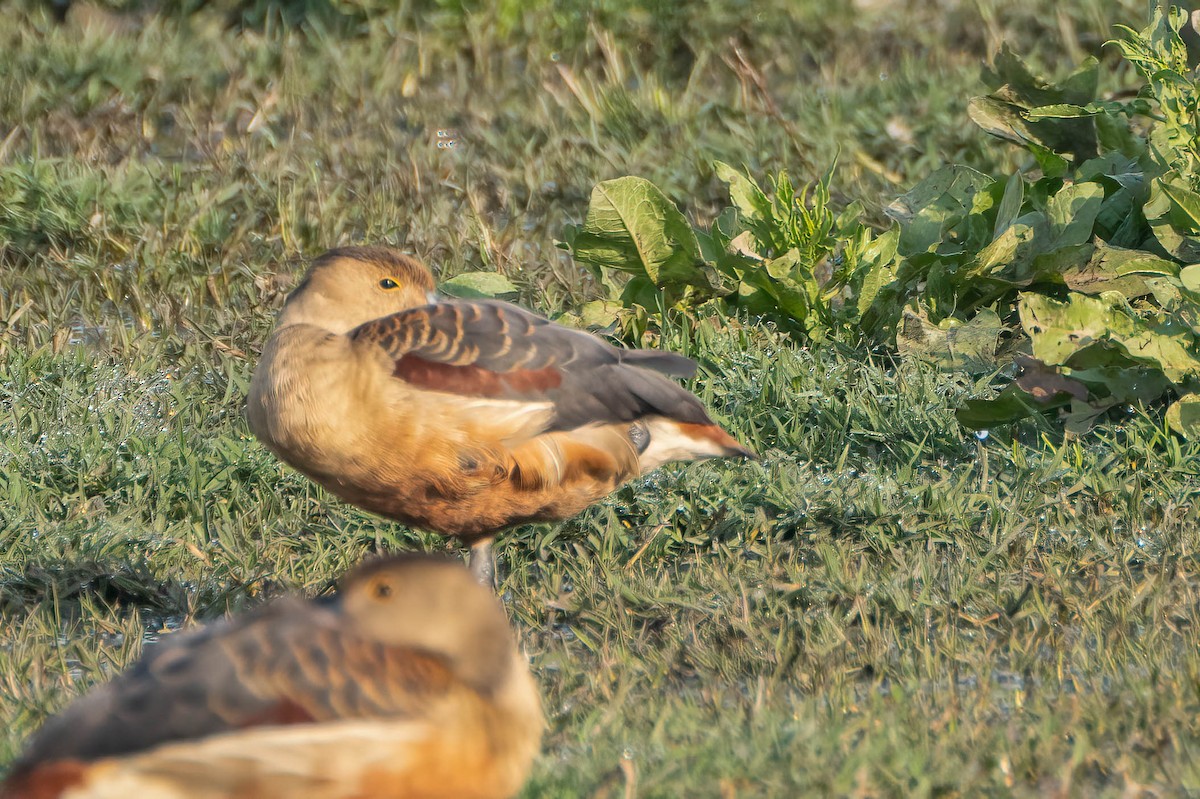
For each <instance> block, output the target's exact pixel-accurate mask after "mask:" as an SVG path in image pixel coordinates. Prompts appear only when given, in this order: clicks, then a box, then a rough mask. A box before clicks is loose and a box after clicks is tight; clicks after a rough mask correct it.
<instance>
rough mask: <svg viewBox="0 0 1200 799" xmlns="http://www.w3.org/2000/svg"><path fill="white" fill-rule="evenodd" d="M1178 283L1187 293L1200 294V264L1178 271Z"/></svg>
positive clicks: (1190, 265)
mask: <svg viewBox="0 0 1200 799" xmlns="http://www.w3.org/2000/svg"><path fill="white" fill-rule="evenodd" d="M1179 282H1180V283H1182V284H1183V287H1184V288H1185V289H1187V290H1188V291H1191V292H1195V293H1198V294H1200V264H1189V265H1187V266H1185V267H1184V268H1183V269H1181V270H1179Z"/></svg>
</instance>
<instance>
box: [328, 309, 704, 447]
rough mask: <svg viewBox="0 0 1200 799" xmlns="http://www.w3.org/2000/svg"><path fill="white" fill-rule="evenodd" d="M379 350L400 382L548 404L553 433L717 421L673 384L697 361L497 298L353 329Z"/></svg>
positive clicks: (692, 369)
mask: <svg viewBox="0 0 1200 799" xmlns="http://www.w3.org/2000/svg"><path fill="white" fill-rule="evenodd" d="M350 336H351V338H353V339H355V340H357V341H370V342H373V343H375V344H377V345H379V346H380V347H382V348H383V349H384V350H385V351H386V352H387V354H388V355H389V356H390V357H391V358H392V359H393V361H394V363H395V368H394V371H393V375H394V376H395V377H397V378H399V379H401V380H404V381H406V382H408V383H411V384H412V385H415V386H418V387H420V388H425V389H430V390H433V391H444V392H448V393H451V394H459V395H462V396H467V397H488V398H500V399H516V400H527V401H532V402H546V401H548V402H551V403H553V406H554V417H553V420H552V421H551V423H550V427H549V429H551V430H566V429H571V428H575V427H581V426H583V425H587V424H593V423H609V422H631V421H634V420H635V419H640V418H642V417H644V416H650V415H659V416H667V417H670V418H672V419H677V420H679V421H681V422H691V423H694V424H705V425H707V424H712V420H711V419H709V417H708V414H707V413H706V412H705V410H704V406H703V405H702V404H701V403H700V401H699V400H698V399H696V397H695V396H693V395H692V394H691V392H689V391H687V390H686V389H684V388H683V387H681V386H679V385H678V384H676V383H674V382H673V381H671V380H669V379H667V377H666V375H670V376H673V377H690V376H691V375H692V374H694V373H695V371H696V364H695V363H694V362H693V361H691V360H690V359H688V358H685V357H683V356H682V355H677V354H676V353H673V352H663V351H659V350H623V349H618V348H616V347H613V346H611V345H610V344H608V343H606V342H604V341H602V340H601V339H599V338H597V337H595V336H593V335H591V334H589V333H584V332H582V331H579V330H572V329H570V328H566V327H562V326H561V325H556V324H554V323H553V322H551V321H549V320H547V319H544V318H542V317H540V316H537V315H536V314H532V313H530V312H529V311H526V310H523V309H521V308H518V307H517V306H515V305H510V304H509V303H506V302H499V301H495V300H481V301H465V300H447V301H443V302H438V303H436V304H434V305H425V306H421V307H419V308H412V309H410V310H407V311H402V312H401V313H398V314H393V315H391V316H386V317H383V318H382V319H376V320H374V321H371V322H368V323H366V324H364V325H361V326H360V327H358V328H355V329H354V330H352V331H351V332H350Z"/></svg>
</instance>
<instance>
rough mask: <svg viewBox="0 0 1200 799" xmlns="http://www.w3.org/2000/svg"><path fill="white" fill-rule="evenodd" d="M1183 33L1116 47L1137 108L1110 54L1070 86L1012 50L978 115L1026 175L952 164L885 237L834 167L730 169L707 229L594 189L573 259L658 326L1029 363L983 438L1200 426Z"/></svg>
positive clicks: (1176, 18)
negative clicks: (740, 326)
mask: <svg viewBox="0 0 1200 799" xmlns="http://www.w3.org/2000/svg"><path fill="white" fill-rule="evenodd" d="M1185 24H1188V21H1187V18H1186V16H1185V15H1184V14H1183V12H1180V11H1178V10H1170V11H1167V10H1161V9H1159V10H1156V11H1155V12H1154V18H1153V19H1152V21H1151V24H1150V25H1149V26H1148V27H1147V28H1146V29H1145V30H1143V31H1141V32H1136V31H1133V30H1131V29H1128V28H1121V32H1122V38H1121V39H1119V40H1117V41H1116V42H1113V44H1115V45H1116V46H1117V47H1118V48H1119V49H1120V51H1121V53H1122V55H1123V56H1124V58H1125V59H1126V60H1127V61H1129V62H1130V63H1132V64H1133V65H1134V66H1135V67H1136V68H1137V69H1138V71H1139V72H1140V73H1141V74H1142V75H1143V77H1144V78H1145V79H1146V81H1147V85H1146V86H1145V87H1144V88H1143V89H1142V90H1141V91H1140V92H1139V93H1138V94H1137V95H1136V96H1134V97H1132V98H1129V99H1104V98H1100V97H1098V96H1097V95H1098V86H1099V76H1100V62H1099V61H1098V60H1097V59H1095V58H1088V59H1087V60H1086V61H1085V62H1084V63H1083V65H1082V66H1080V67H1079V68H1078V69H1077V70H1075V71H1074V72H1073V73H1072V74H1071V75H1069V76H1068V77H1067V78H1066V79H1065V80H1064V81H1063V82H1062V83H1060V84H1052V83H1049V82H1047V81H1045V80H1043V79H1041V78H1039V77H1037V76H1036V75H1035V74H1034V73H1033V72H1032V71H1030V70H1029V68H1028V67H1027V66H1026V65H1025V63H1024V62H1023V61H1022V60H1021V58H1020V57H1018V56H1017V55H1016V54H1015V53H1013V52H1012V51H1011V50H1009V49H1008V48H1007V47H1005V48H1004V49H1002V50H1001V52H1000V53H999V54H998V56H997V57H996V59H995V62H994V64H993V66H992V67H991V68H989V69H986V70H985V72H984V79H985V82H986V83H987V84H988V85H989V87H990V88H991V89H992V92H991V93H990V94H988V95H987V96H985V97H978V98H975V99H974V100H972V101H971V103H970V107H969V114H970V117H971V119H972V120H973V121H974V122H975V123H976V124H978V125H979V126H980V127H981V128H983V129H984V130H985V131H987V132H988V133H991V134H993V135H995V136H998V137H1000V138H1003V139H1005V140H1007V141H1010V142H1013V143H1015V144H1017V145H1019V146H1021V147H1022V148H1023V149H1025V150H1026V151H1027V152H1028V154H1029V156H1030V161H1029V164H1028V168H1027V169H1026V170H1024V171H1019V172H1017V173H1015V174H1012V175H1009V176H1007V177H994V176H991V175H987V174H984V173H981V172H979V171H977V170H975V169H972V168H970V167H967V166H962V165H951V166H946V167H943V168H941V169H938V170H937V171H935V172H934V173H933V174H932V175H930V176H929V177H927V178H926V179H924V180H922V181H921V182H920V183H918V184H917V185H916V186H915V187H913V188H912V189H911V190H910V191H909V192H907V193H905V194H904V195H903V196H901V197H899V198H898V199H897V200H896V201H895V202H893V203H892V204H891V205H889V206H888V208H887V209H886V212H887V214H888V215H889V216H890V217H891V218H892V219H893V220H894V224H893V226H892V227H891V229H889V230H887V231H885V232H883V233H880V234H878V235H872V234H871V232H870V231H869V230H868V229H867V228H865V227H864V226H863V225H862V223H861V222H860V216H861V214H860V208H859V206H858V205H857V204H851V205H850V206H849V207H847V208H846V209H845V210H843V211H841V212H840V213H837V212H835V211H834V210H833V209H832V208H831V207H830V204H829V176H828V175H827V176H826V177H825V178H824V179H822V180H821V181H819V182H818V183H817V184H815V185H814V186H811V187H809V188H806V189H802V190H799V191H797V190H796V189H794V188H793V186H792V184H791V182H790V181H789V179H788V177H787V175H786V173H780V174H778V175H776V176H775V178H774V179H773V180H772V185H771V190H770V191H764V190H763V189H762V188H761V187H760V186H759V185H758V183H756V182H755V180H754V179H753V178H752V177H751V176H749V175H747V174H742V173H739V172H737V171H736V170H733V169H731V168H730V167H728V166H727V165H725V164H722V163H718V164H717V165H716V170H717V174H718V176H719V177H720V178H721V179H722V180H724V181H725V182H726V183H727V184H728V185H729V193H730V197H731V200H732V207H731V208H728V209H726V211H725V212H723V213H722V214H720V215H719V216H718V217H717V219H716V220H715V221H714V222H713V224H712V225H711V227H710V228H709V229H708V230H702V229H701V230H698V229H695V228H693V227H692V226H691V225H690V224H689V223H688V222H687V221H686V219H685V218H684V217H683V215H682V214H681V213H680V212H679V210H678V209H677V208H676V207H675V206H674V205H673V204H672V203H671V202H670V201H669V200H668V199H667V198H666V197H665V196H663V194H662V193H661V192H660V191H658V189H656V188H655V187H654V186H653V185H651V184H649V183H648V182H646V181H644V180H641V179H639V178H620V179H617V180H612V181H607V182H606V183H602V184H600V185H599V186H597V187H596V190H595V192H594V193H593V195H592V204H591V208H590V210H589V213H588V216H587V219H586V221H585V222H584V224H583V225H582V226H581V227H578V228H571V229H569V230H568V231H567V234H566V236H565V243H564V246H566V247H567V248H568V249H570V251H571V252H572V254H573V255H574V256H575V258H576V260H577V261H579V262H581V263H583V264H585V265H587V266H589V267H591V268H592V269H593V270H594V272H595V273H596V275H597V277H598V278H599V280H600V282H601V283H602V284H603V285H605V286H606V287H607V288H608V290H609V300H608V302H610V303H611V302H613V301H619V303H620V304H621V305H623V306H624V307H625V308H627V309H633V310H634V311H635V312H636V313H641V314H642V316H645V315H646V313H649V314H653V313H662V312H665V311H667V310H669V309H671V308H691V309H695V308H696V307H697V306H699V305H701V304H703V303H708V302H712V301H719V302H722V303H723V304H724V305H725V306H726V309H727V310H730V311H746V312H749V313H751V314H754V315H758V316H764V317H768V318H772V319H775V320H777V321H778V322H779V323H780V324H781V326H782V327H784V328H785V329H788V330H790V331H792V332H793V333H794V334H796V335H798V336H800V337H801V338H804V339H807V340H813V341H821V340H824V339H827V338H830V337H831V336H835V335H836V336H837V337H839V338H841V339H843V340H847V338H849V340H851V341H852V342H854V343H861V342H867V343H874V344H882V345H885V346H888V347H894V348H896V349H897V350H899V351H900V352H901V353H902V354H911V355H916V356H919V357H923V358H925V359H928V360H933V361H936V362H938V363H940V364H941V365H943V366H946V367H950V368H955V369H966V370H968V371H973V372H976V373H979V374H985V373H987V372H990V371H995V370H996V369H997V367H998V366H1002V365H1003V364H1004V363H1007V362H1011V361H1015V362H1016V364H1017V365H1018V366H1020V367H1021V372H1020V375H1019V376H1017V377H1016V378H1015V379H1014V380H1012V382H1011V383H1010V385H1009V386H1008V387H1007V388H1006V389H1005V390H1004V391H1003V392H1002V393H1001V395H1000V396H999V397H997V398H995V399H992V400H977V401H972V402H969V403H967V405H965V406H964V407H963V408H962V409H960V411H959V419H960V421H962V422H963V423H964V424H966V425H968V426H974V427H987V426H990V425H993V424H997V423H1004V422H1011V421H1015V420H1018V419H1020V418H1023V417H1025V416H1029V415H1031V414H1034V413H1037V412H1039V411H1046V410H1054V409H1059V408H1062V409H1065V413H1066V416H1067V420H1068V423H1069V424H1070V425H1073V426H1075V427H1082V426H1086V425H1088V424H1090V423H1091V421H1092V420H1093V419H1095V418H1096V417H1097V416H1098V415H1099V414H1101V413H1103V412H1104V411H1106V410H1108V409H1109V408H1112V407H1114V406H1117V405H1121V404H1126V403H1147V402H1152V401H1156V400H1158V399H1160V398H1163V397H1167V398H1171V399H1174V402H1173V404H1172V405H1171V407H1170V409H1169V410H1168V416H1167V418H1168V420H1169V421H1170V423H1171V424H1172V425H1173V426H1174V427H1175V428H1176V429H1178V430H1179V431H1180V432H1183V433H1184V434H1188V435H1191V434H1200V395H1197V392H1200V264H1198V263H1197V262H1200V160H1198V157H1197V156H1198V154H1200V133H1198V131H1197V124H1198V119H1197V113H1198V109H1200V106H1198V102H1200V101H1198V100H1197V94H1196V82H1195V77H1194V74H1193V72H1192V70H1191V69H1190V67H1189V65H1188V54H1187V49H1186V47H1185V45H1184V42H1183V40H1182V39H1181V37H1180V34H1179V32H1180V30H1181V28H1182V27H1183V26H1184V25H1185ZM614 272H627V273H630V274H631V275H632V277H631V278H630V279H629V280H628V281H627V282H625V283H623V284H620V283H619V281H614V279H613V273H614ZM585 321H586V320H585ZM1012 333H1017V335H1016V336H1015V337H1014V336H1011V335H1010V334H1012ZM1001 354H1003V355H1004V356H1005V357H1003V358H1002V357H1001ZM1014 371H1016V370H1006V369H1002V370H1001V372H1000V373H1001V374H1005V375H1010V374H1011V373H1012V372H1014ZM1006 379H1007V378H1006Z"/></svg>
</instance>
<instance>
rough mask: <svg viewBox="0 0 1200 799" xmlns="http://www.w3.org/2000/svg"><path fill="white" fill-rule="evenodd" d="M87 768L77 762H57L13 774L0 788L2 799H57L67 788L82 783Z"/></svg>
mask: <svg viewBox="0 0 1200 799" xmlns="http://www.w3.org/2000/svg"><path fill="white" fill-rule="evenodd" d="M86 769H87V766H86V765H85V764H84V763H82V762H80V761H78V760H57V761H54V762H51V763H45V764H42V765H39V766H36V767H34V768H32V769H30V770H29V771H27V772H25V773H24V774H14V775H13V776H12V777H10V778H9V782H8V783H6V784H5V785H3V786H0V797H3V799H57V798H58V797H59V796H60V795H62V792H63V791H65V790H67V789H68V788H70V787H72V786H74V785H78V784H79V783H81V782H83V775H84V771H85V770H86Z"/></svg>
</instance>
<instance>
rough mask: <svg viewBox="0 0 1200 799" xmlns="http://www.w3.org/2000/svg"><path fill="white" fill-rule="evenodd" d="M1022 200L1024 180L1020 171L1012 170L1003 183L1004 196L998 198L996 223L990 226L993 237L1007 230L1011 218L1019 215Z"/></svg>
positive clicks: (1023, 196)
mask: <svg viewBox="0 0 1200 799" xmlns="http://www.w3.org/2000/svg"><path fill="white" fill-rule="evenodd" d="M1024 202H1025V180H1024V179H1023V178H1022V177H1021V173H1020V172H1014V173H1012V175H1010V176H1009V178H1008V183H1006V184H1005V185H1004V197H1003V198H1002V199H1001V200H1000V207H999V208H998V209H997V210H996V224H995V225H994V226H993V227H992V236H993V237H995V236H999V235H1000V234H1001V233H1003V232H1004V231H1006V230H1008V228H1009V226H1010V225H1011V224H1012V223H1013V220H1015V219H1016V218H1017V217H1018V216H1019V215H1020V213H1021V206H1022V204H1023V203H1024Z"/></svg>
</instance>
